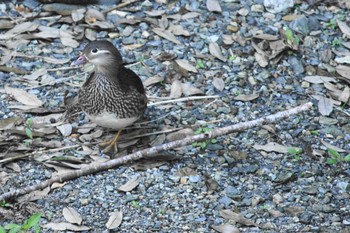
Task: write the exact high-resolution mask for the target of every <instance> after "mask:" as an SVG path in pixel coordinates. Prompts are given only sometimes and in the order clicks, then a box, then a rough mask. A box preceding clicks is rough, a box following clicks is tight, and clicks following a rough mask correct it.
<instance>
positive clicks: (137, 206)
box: [130, 200, 140, 208]
mask: <svg viewBox="0 0 350 233" xmlns="http://www.w3.org/2000/svg"><path fill="white" fill-rule="evenodd" d="M130 203H131V205H132V206H133V207H135V208H140V204H139V203H138V202H137V201H135V200H132V201H131V202H130Z"/></svg>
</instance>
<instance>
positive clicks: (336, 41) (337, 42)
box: [332, 38, 343, 47]
mask: <svg viewBox="0 0 350 233" xmlns="http://www.w3.org/2000/svg"><path fill="white" fill-rule="evenodd" d="M342 45H343V44H342V41H341V40H340V39H338V38H334V39H333V41H332V46H333V47H335V46H342Z"/></svg>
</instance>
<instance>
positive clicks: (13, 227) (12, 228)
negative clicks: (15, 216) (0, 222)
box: [0, 213, 42, 233]
mask: <svg viewBox="0 0 350 233" xmlns="http://www.w3.org/2000/svg"><path fill="white" fill-rule="evenodd" d="M41 215H42V214H41V213H35V214H33V215H32V216H30V217H29V219H28V220H27V221H26V222H25V223H24V224H23V225H19V224H16V223H9V224H7V225H6V226H4V227H1V228H0V233H1V232H6V231H5V230H9V231H8V232H10V233H17V232H27V231H28V230H29V229H31V228H32V229H34V230H35V232H36V233H39V232H40V227H39V221H40V218H41Z"/></svg>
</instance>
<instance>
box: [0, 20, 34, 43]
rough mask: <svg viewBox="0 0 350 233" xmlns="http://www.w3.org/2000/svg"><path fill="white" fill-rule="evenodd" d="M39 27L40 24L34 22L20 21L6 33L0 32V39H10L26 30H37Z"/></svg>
mask: <svg viewBox="0 0 350 233" xmlns="http://www.w3.org/2000/svg"><path fill="white" fill-rule="evenodd" d="M38 27H39V24H37V23H34V22H24V23H20V24H17V25H16V26H14V27H13V28H12V29H10V30H8V31H7V32H6V33H4V34H0V39H1V40H6V39H10V38H12V37H15V36H17V35H19V34H22V33H24V32H31V31H35V30H36V29H37V28H38Z"/></svg>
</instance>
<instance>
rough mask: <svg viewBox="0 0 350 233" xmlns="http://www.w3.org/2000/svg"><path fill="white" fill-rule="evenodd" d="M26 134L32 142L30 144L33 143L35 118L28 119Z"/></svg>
mask: <svg viewBox="0 0 350 233" xmlns="http://www.w3.org/2000/svg"><path fill="white" fill-rule="evenodd" d="M25 132H26V135H27V137H28V138H29V139H30V140H31V141H30V143H31V144H32V143H33V118H31V117H30V118H28V119H27V121H26V126H25Z"/></svg>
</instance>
